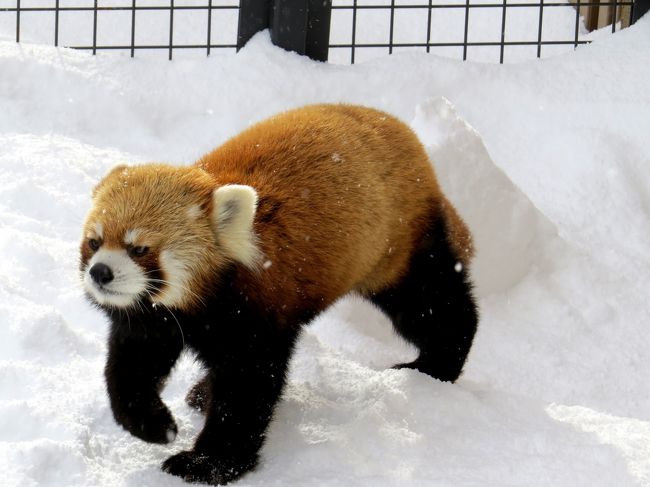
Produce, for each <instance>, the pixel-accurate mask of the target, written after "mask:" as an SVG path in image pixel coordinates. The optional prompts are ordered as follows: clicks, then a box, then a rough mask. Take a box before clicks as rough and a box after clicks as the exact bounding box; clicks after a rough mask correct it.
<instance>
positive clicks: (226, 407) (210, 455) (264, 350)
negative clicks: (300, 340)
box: [162, 325, 296, 485]
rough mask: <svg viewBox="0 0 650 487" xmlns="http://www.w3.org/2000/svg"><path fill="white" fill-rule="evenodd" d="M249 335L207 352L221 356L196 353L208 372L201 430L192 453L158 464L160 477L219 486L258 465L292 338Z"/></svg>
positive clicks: (256, 332)
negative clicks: (161, 469)
mask: <svg viewBox="0 0 650 487" xmlns="http://www.w3.org/2000/svg"><path fill="white" fill-rule="evenodd" d="M232 327H233V328H237V327H236V326H235V325H233V326H232ZM242 328H243V327H242ZM251 328H252V327H251ZM251 328H249V329H251ZM240 329H241V328H240ZM251 332H252V333H251V334H250V335H249V337H246V338H245V337H242V336H239V337H237V338H236V339H234V338H235V337H229V338H231V340H228V343H224V342H221V343H222V344H223V348H221V347H215V346H214V345H213V346H212V350H216V349H217V348H221V351H222V352H223V351H224V349H226V350H228V352H227V353H224V356H221V357H219V356H217V353H215V352H213V351H212V350H210V349H208V348H207V347H206V349H203V350H197V352H198V354H199V357H201V358H202V359H203V361H204V363H205V365H206V367H207V368H208V373H207V375H206V377H205V378H204V379H203V380H202V381H201V384H202V387H203V388H208V389H209V394H207V397H205V403H204V404H203V410H204V412H205V414H206V420H205V425H204V427H203V430H202V431H201V433H200V434H199V436H198V438H197V440H196V442H195V444H194V448H193V449H192V450H189V451H184V452H180V453H178V454H176V455H174V456H172V457H171V458H169V459H167V460H166V461H165V462H164V463H163V466H162V468H163V470H164V471H165V472H168V473H170V474H172V475H176V476H179V477H181V478H183V479H184V480H186V481H188V482H200V483H207V484H212V485H223V484H226V483H228V482H231V481H233V480H235V479H237V478H239V477H241V476H242V475H244V474H245V473H246V472H248V471H250V470H252V469H253V468H255V466H256V465H257V464H258V461H259V451H260V449H261V448H262V445H263V443H264V439H265V435H266V430H267V427H268V424H269V422H270V421H271V418H272V415H273V411H274V409H275V406H276V404H277V402H278V400H279V398H280V395H281V393H282V389H283V386H284V383H285V375H286V371H287V366H288V363H289V359H290V356H291V353H292V350H293V343H294V341H295V339H296V333H287V334H283V335H282V336H273V335H272V334H266V333H265V332H264V331H262V330H261V329H259V328H257V329H256V330H254V329H251ZM220 338H221V339H226V340H227V338H226V337H223V336H222V337H220ZM210 354H213V355H212V356H209V355H210ZM226 354H227V356H225V355H226Z"/></svg>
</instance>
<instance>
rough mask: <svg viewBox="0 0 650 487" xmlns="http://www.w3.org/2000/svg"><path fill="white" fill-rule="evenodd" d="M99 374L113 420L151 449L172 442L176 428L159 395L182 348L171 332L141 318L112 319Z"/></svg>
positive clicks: (124, 316)
mask: <svg viewBox="0 0 650 487" xmlns="http://www.w3.org/2000/svg"><path fill="white" fill-rule="evenodd" d="M112 318H113V320H112V321H113V323H112V326H111V331H110V337H109V341H108V359H107V361H106V367H105V369H104V375H105V378H106V385H107V390H108V395H109V399H110V404H111V409H112V411H113V416H114V417H115V420H116V421H117V423H118V424H120V425H121V426H123V427H124V428H125V429H126V430H127V431H129V432H130V433H131V434H132V435H134V436H137V437H138V438H140V439H142V440H144V441H148V442H150V443H169V442H171V441H173V440H174V439H175V438H176V433H177V431H178V429H177V427H176V423H175V422H174V419H173V417H172V415H171V413H170V412H169V409H167V406H165V404H164V403H163V402H162V400H161V399H160V395H159V392H160V389H161V388H162V386H163V384H164V380H165V379H166V378H167V376H168V375H169V372H170V371H171V369H172V367H173V366H174V363H175V362H176V360H177V359H178V356H179V355H180V352H181V350H182V348H183V342H182V338H181V337H180V336H174V335H176V334H177V331H175V330H174V329H173V328H170V327H167V326H161V324H160V323H152V322H150V321H148V320H146V319H145V320H143V319H141V317H137V316H130V317H128V319H127V318H126V315H125V314H123V313H120V314H119V315H118V316H113V317H112Z"/></svg>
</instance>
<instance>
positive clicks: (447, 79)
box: [0, 18, 650, 487]
mask: <svg viewBox="0 0 650 487" xmlns="http://www.w3.org/2000/svg"><path fill="white" fill-rule="evenodd" d="M649 43H650V18H645V19H643V20H642V21H640V22H639V23H638V24H637V25H636V26H634V27H632V28H630V29H628V30H626V31H623V32H620V33H618V34H616V35H615V36H612V37H609V38H606V39H603V40H600V41H598V42H596V43H595V44H593V45H591V46H588V47H585V48H580V49H578V50H577V51H576V52H575V53H570V54H567V55H564V56H561V57H556V58H552V59H548V60H543V61H535V62H530V63H524V64H517V65H509V66H497V65H484V64H472V63H461V62H457V61H452V60H449V59H443V58H438V57H435V56H431V55H424V54H415V53H409V54H403V55H395V56H393V57H390V58H383V59H381V60H377V61H373V62H369V63H365V64H362V65H357V66H352V67H343V66H334V65H322V64H318V63H313V62H310V61H307V60H305V59H302V58H300V57H298V56H296V55H293V54H288V53H285V52H283V51H281V50H279V49H276V48H274V47H273V46H271V45H270V43H269V41H268V36H267V35H265V34H262V35H259V36H258V37H256V38H255V39H254V40H253V42H252V43H251V45H249V46H248V47H247V48H246V49H245V50H243V51H242V52H241V53H240V54H239V55H236V56H235V55H232V56H225V57H220V58H218V59H217V58H212V59H201V60H191V61H189V60H188V61H174V62H173V63H168V62H166V61H162V60H161V61H158V60H151V59H135V60H128V59H124V58H120V57H114V56H106V55H104V56H101V57H91V56H89V55H87V54H85V53H80V52H72V51H67V50H56V49H54V48H50V47H43V46H29V45H22V46H17V45H15V44H14V43H11V42H3V43H0V168H1V171H0V468H1V469H2V471H3V472H5V474H4V475H5V476H4V478H3V481H2V482H3V485H8V486H11V485H16V486H21V487H23V486H30V485H47V486H56V485H61V486H70V485H75V486H87V485H106V486H108V485H110V486H113V485H125V486H142V485H170V486H171V485H183V484H182V483H181V481H180V480H178V479H175V478H172V477H170V476H167V475H165V474H163V473H161V472H160V471H159V468H158V467H159V464H160V462H161V461H162V460H163V459H164V458H166V457H167V456H168V455H169V454H171V453H173V452H176V451H179V450H181V449H183V448H186V447H188V446H189V445H190V443H191V440H192V438H193V437H194V436H195V435H196V433H197V431H198V429H199V428H200V424H201V418H200V416H199V415H198V414H196V413H194V412H192V411H190V409H189V408H188V407H187V406H185V405H184V404H183V397H184V394H185V391H186V390H187V388H188V387H189V386H190V385H191V384H192V381H194V380H196V379H197V378H198V377H199V374H200V370H199V367H198V365H197V364H196V363H195V362H194V361H193V360H192V359H191V357H185V358H184V359H183V360H182V361H181V363H180V364H179V365H178V366H177V367H176V370H175V372H174V374H173V376H172V379H171V381H170V383H169V385H168V387H167V389H166V390H165V393H164V399H165V400H166V402H167V403H168V404H169V405H170V407H171V409H172V410H173V412H174V414H175V415H176V417H177V420H178V423H179V427H180V432H179V437H178V439H177V440H176V441H175V443H173V444H171V445H169V446H151V445H147V444H145V443H143V442H141V441H139V440H137V439H134V438H132V437H131V436H129V435H128V434H127V433H125V432H123V431H122V430H121V429H120V428H119V427H117V426H116V425H115V424H114V422H113V420H112V417H111V414H110V411H109V409H108V404H107V400H106V396H105V392H104V385H103V382H102V367H103V361H104V353H105V347H104V338H105V334H106V322H105V320H104V318H103V317H102V316H101V315H100V314H99V313H98V312H97V311H95V310H93V309H92V308H91V307H90V306H89V305H88V304H87V303H86V302H85V300H84V299H83V294H82V291H81V287H80V285H79V282H78V275H77V270H76V265H77V264H76V259H77V245H78V239H79V238H80V228H81V221H82V219H83V216H84V213H85V211H86V210H87V209H88V207H89V204H90V201H89V194H90V190H91V188H92V186H93V184H94V183H95V182H96V181H97V180H98V179H99V178H100V177H101V175H102V174H103V173H104V172H105V171H106V170H107V169H108V168H110V167H111V166H113V165H115V164H116V163H118V162H121V161H129V162H138V161H144V160H161V161H169V162H174V163H188V162H191V161H192V160H193V159H194V158H196V157H198V156H199V155H200V154H202V153H203V152H205V151H207V150H208V149H210V148H211V147H213V146H215V145H217V144H218V143H220V142H222V141H223V140H225V139H226V138H227V137H228V136H230V135H233V134H235V133H237V132H238V131H239V130H240V129H242V128H244V127H246V126H247V125H249V124H250V123H252V122H253V121H257V120H260V119H262V118H264V117H265V116H267V115H270V114H272V113H275V112H277V111H280V110H283V109H287V108H289V107H294V106H298V105H302V104H304V103H311V102H320V101H346V102H354V103H362V104H366V105H370V106H374V107H378V108H382V109H385V110H388V111H390V112H391V113H394V114H396V115H398V116H400V117H402V118H403V119H404V120H406V121H409V122H412V126H413V127H414V128H415V129H416V130H417V132H418V133H419V134H420V136H421V138H422V140H423V142H424V143H425V144H426V145H427V147H428V150H429V152H430V154H431V157H432V159H433V160H434V165H435V167H436V170H437V171H438V175H439V178H440V180H441V182H442V184H443V186H444V188H445V190H446V191H447V193H448V195H449V196H450V198H451V199H452V201H453V202H454V203H455V204H456V205H457V206H458V208H459V210H460V211H461V213H462V214H463V216H464V217H465V218H466V220H467V221H468V223H469V225H470V227H471V229H472V230H473V232H474V233H475V236H476V240H477V247H478V254H477V259H476V262H475V265H474V266H473V274H474V276H475V278H476V281H477V294H478V296H479V303H480V308H481V314H482V320H481V325H480V330H479V333H478V335H477V338H476V341H475V346H474V349H473V351H472V353H471V354H470V357H469V361H468V364H467V367H466V370H465V374H464V376H463V377H462V378H461V380H460V381H459V382H458V383H457V384H455V385H450V384H446V383H440V382H437V381H434V380H432V379H430V378H429V377H427V376H424V375H421V374H419V373H417V372H414V371H407V370H400V371H396V370H390V369H388V370H387V369H386V367H389V366H390V365H392V364H393V363H395V362H398V361H403V360H406V359H408V358H409V357H411V356H412V354H413V350H411V349H409V347H408V346H406V345H405V344H404V343H402V342H401V341H399V340H398V339H396V338H395V337H394V335H393V334H392V332H391V330H390V328H389V325H388V322H387V320H386V319H385V318H384V317H383V316H381V315H380V314H379V313H378V312H377V311H376V310H374V309H373V308H372V307H371V306H369V305H368V304H366V303H363V302H361V301H359V300H357V299H355V298H349V299H345V300H343V301H342V302H340V303H339V304H338V305H337V306H336V307H335V308H334V309H333V310H331V311H330V312H328V313H326V314H324V315H323V316H321V317H320V318H319V319H318V320H317V322H316V323H314V324H313V325H312V326H311V327H310V328H308V329H307V330H306V332H305V333H304V336H303V338H302V339H301V341H300V344H299V347H298V352H297V354H296V357H295V360H294V363H293V366H292V372H291V376H290V380H289V385H288V387H287V390H286V394H285V398H284V400H283V402H282V403H281V405H280V406H279V408H278V411H277V418H276V421H275V422H274V423H273V425H272V427H271V429H270V432H269V440H268V442H267V444H266V446H265V448H264V450H263V456H264V463H263V465H262V466H260V468H259V469H258V470H257V471H256V472H254V473H252V474H250V475H248V476H246V477H245V478H244V479H242V481H241V482H240V485H305V486H308V485H333V486H334V485H427V486H430V485H435V486H454V487H459V486H460V487H463V486H485V485H490V486H493V485H494V486H496V485H499V486H501V485H513V486H515V485H516V486H521V485H535V486H546V485H554V486H557V487H561V486H575V485H590V486H592V485H593V486H614V485H616V486H627V485H630V486H639V485H650V460H649V459H650V408H649V406H650V393H649V390H648V386H647V384H648V383H650V366H649V365H648V364H649V359H650V356H649V355H650V352H649V350H650V335H649V334H648V333H646V325H647V323H648V321H649V318H650V305H649V304H648V300H647V289H648V288H650V277H649V276H650V250H649V248H648V241H650V225H648V218H649V216H650V184H649V181H650V156H649V154H648V149H647V147H648V145H649V144H648V143H649V142H650V141H649V139H648V134H649V133H650V116H649V113H650V110H649V109H650V94H649V93H648V90H647V88H646V82H647V79H648V78H649V77H650V50H648V48H647V46H648V45H649Z"/></svg>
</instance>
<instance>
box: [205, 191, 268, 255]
mask: <svg viewBox="0 0 650 487" xmlns="http://www.w3.org/2000/svg"><path fill="white" fill-rule="evenodd" d="M256 211H257V192H256V191H255V190H254V189H253V188H251V187H250V186H244V185H240V184H227V185H225V186H221V187H220V188H217V189H215V190H214V192H213V193H212V215H211V217H212V225H213V228H214V231H215V234H216V236H217V241H218V242H219V244H220V245H221V246H222V247H223V248H224V249H225V250H226V253H227V255H228V257H230V258H232V259H234V260H237V261H239V262H241V263H242V264H244V265H246V266H248V267H255V266H256V265H257V264H258V263H259V260H260V251H259V249H258V248H257V241H256V240H257V239H256V236H255V234H254V233H253V220H254V219H255V212H256Z"/></svg>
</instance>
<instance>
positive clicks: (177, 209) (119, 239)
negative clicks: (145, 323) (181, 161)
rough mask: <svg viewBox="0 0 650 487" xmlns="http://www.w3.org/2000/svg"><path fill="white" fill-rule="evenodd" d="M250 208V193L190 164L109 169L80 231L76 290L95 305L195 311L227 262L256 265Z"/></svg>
mask: <svg viewBox="0 0 650 487" xmlns="http://www.w3.org/2000/svg"><path fill="white" fill-rule="evenodd" d="M256 205H257V194H256V192H255V190H254V189H253V188H251V187H249V186H240V185H225V186H218V184H217V183H216V182H215V181H214V179H213V178H212V177H210V176H209V175H208V174H207V173H205V172H204V171H202V170H201V169H199V168H196V167H172V166H166V165H160V164H150V165H144V166H135V167H127V166H119V167H116V168H115V169H113V170H112V171H111V172H110V173H109V174H108V175H107V176H106V177H105V178H104V179H103V180H102V181H101V182H100V183H99V185H98V186H97V187H96V188H95V190H94V192H93V207H92V209H91V211H90V213H89V214H88V217H87V219H86V223H85V226H84V231H83V239H82V242H81V272H82V279H83V284H84V288H85V290H86V292H87V293H88V295H89V296H90V297H91V299H92V300H94V301H95V302H96V303H97V304H99V305H100V306H107V307H117V308H130V307H137V306H138V305H139V304H140V303H142V302H143V301H149V302H152V303H156V304H162V305H164V306H167V307H173V308H178V309H185V310H187V309H191V308H192V307H193V306H200V305H201V302H202V296H204V295H205V292H207V290H208V288H209V286H210V285H214V283H215V279H218V277H219V271H220V270H221V269H223V268H224V267H225V266H226V265H227V264H228V263H229V262H233V261H236V262H239V263H241V264H243V265H245V266H248V267H255V266H256V265H257V263H258V261H259V250H258V248H257V246H256V241H255V236H254V234H253V219H254V216H255V210H256Z"/></svg>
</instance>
